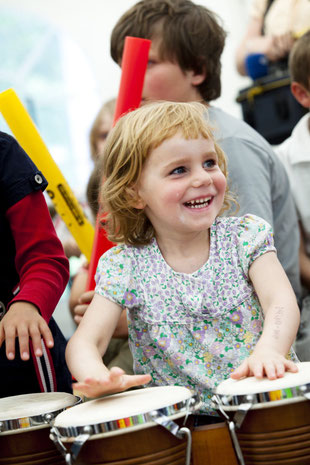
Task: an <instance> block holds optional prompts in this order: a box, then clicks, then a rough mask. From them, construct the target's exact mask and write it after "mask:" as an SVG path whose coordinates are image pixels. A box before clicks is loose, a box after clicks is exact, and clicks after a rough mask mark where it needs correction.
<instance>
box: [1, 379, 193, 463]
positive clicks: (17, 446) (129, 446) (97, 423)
mask: <svg viewBox="0 0 310 465" xmlns="http://www.w3.org/2000/svg"><path fill="white" fill-rule="evenodd" d="M199 403H200V402H199V399H198V398H197V397H196V396H195V395H193V393H192V392H191V391H190V390H189V389H187V388H184V387H181V386H165V387H153V388H146V389H137V390H132V391H128V392H124V393H120V394H115V395H113V396H107V397H103V398H99V399H95V400H92V401H89V402H85V403H81V402H80V399H79V398H78V397H76V396H73V395H70V394H65V393H46V394H29V395H23V396H15V397H8V398H4V399H0V465H4V464H5V465H9V464H10V465H34V464H35V465H43V464H44V465H47V464H55V465H56V464H57V465H64V464H69V465H71V464H76V465H82V464H83V465H86V464H98V465H99V464H110V465H112V464H113V465H155V464H156V465H184V464H186V465H190V463H191V431H190V429H189V428H188V427H187V426H186V422H187V419H188V417H189V416H190V415H191V414H192V413H193V412H194V411H195V410H196V408H198V406H199Z"/></svg>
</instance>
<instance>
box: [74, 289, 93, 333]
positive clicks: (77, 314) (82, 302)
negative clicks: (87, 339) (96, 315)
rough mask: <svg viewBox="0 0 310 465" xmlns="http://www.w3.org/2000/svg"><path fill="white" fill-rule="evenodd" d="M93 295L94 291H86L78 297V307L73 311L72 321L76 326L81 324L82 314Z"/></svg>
mask: <svg viewBox="0 0 310 465" xmlns="http://www.w3.org/2000/svg"><path fill="white" fill-rule="evenodd" d="M94 295H95V291H86V292H84V293H83V294H82V295H81V296H80V298H79V303H78V305H76V306H75V307H74V309H73V314H74V317H73V319H74V321H75V323H76V324H77V325H78V324H80V323H81V321H82V318H83V316H84V313H85V312H86V310H87V308H88V306H89V304H90V302H91V301H92V298H93V297H94Z"/></svg>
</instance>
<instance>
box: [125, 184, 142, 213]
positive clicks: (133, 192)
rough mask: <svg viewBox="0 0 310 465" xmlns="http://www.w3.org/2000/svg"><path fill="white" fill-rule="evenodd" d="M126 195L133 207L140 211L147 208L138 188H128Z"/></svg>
mask: <svg viewBox="0 0 310 465" xmlns="http://www.w3.org/2000/svg"><path fill="white" fill-rule="evenodd" d="M126 194H127V197H128V202H129V205H130V206H131V207H134V208H137V209H138V210H143V209H144V208H145V202H144V200H142V199H141V197H140V196H139V193H138V189H137V188H136V187H126Z"/></svg>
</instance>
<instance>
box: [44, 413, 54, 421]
mask: <svg viewBox="0 0 310 465" xmlns="http://www.w3.org/2000/svg"><path fill="white" fill-rule="evenodd" d="M52 419H53V415H52V414H51V413H46V414H45V415H44V421H45V422H46V423H50V422H51V421H52Z"/></svg>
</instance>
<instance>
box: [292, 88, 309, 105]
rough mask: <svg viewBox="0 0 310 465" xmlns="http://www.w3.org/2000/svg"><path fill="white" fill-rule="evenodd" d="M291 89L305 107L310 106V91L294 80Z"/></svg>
mask: <svg viewBox="0 0 310 465" xmlns="http://www.w3.org/2000/svg"><path fill="white" fill-rule="evenodd" d="M291 91H292V94H293V95H294V97H295V99H296V100H297V101H298V102H299V103H300V105H302V106H303V107H305V108H310V91H308V90H307V89H305V88H304V86H302V85H301V84H299V82H296V81H293V82H292V84H291Z"/></svg>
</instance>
